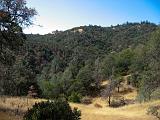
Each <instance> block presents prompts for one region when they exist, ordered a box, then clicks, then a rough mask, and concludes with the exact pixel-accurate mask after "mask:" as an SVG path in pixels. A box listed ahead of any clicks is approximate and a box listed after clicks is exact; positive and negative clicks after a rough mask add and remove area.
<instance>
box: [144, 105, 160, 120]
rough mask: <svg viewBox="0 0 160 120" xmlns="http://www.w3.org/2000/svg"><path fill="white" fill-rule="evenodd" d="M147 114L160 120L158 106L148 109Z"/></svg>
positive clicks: (159, 107) (159, 108)
mask: <svg viewBox="0 0 160 120" xmlns="http://www.w3.org/2000/svg"><path fill="white" fill-rule="evenodd" d="M147 114H149V115H153V116H155V117H157V118H158V119H159V120H160V106H151V107H149V108H148V112H147Z"/></svg>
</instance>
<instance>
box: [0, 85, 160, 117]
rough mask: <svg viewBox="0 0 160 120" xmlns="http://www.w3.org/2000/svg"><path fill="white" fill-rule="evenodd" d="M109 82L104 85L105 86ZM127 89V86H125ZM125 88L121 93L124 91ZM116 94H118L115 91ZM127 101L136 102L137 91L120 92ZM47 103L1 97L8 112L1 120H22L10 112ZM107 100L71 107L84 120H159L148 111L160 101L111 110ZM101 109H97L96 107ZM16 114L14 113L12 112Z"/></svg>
mask: <svg viewBox="0 0 160 120" xmlns="http://www.w3.org/2000/svg"><path fill="white" fill-rule="evenodd" d="M106 84H107V82H105V83H103V84H102V85H103V86H105V85H106ZM125 87H127V86H125ZM125 87H123V88H122V89H121V91H124V88H125ZM114 94H117V92H116V91H115V92H114ZM119 94H120V95H122V96H123V97H124V98H125V99H130V100H135V98H136V96H137V92H136V90H135V89H133V91H130V92H120V93H119ZM41 101H46V100H45V99H31V98H26V97H8V96H0V110H2V109H3V110H6V112H0V120H22V118H23V117H22V116H15V114H11V113H10V112H7V111H8V110H9V111H18V112H25V111H27V109H28V108H31V107H32V105H34V104H35V103H38V102H41ZM106 101H107V100H104V99H102V98H100V97H96V98H93V100H92V104H90V105H84V104H76V103H70V105H71V107H72V108H73V107H77V108H78V109H79V110H81V112H82V116H81V118H82V120H157V119H156V118H155V117H153V116H149V115H147V114H146V113H147V109H148V107H149V106H152V105H160V100H157V101H151V102H147V103H138V102H135V103H134V104H129V105H126V106H123V107H119V108H111V107H109V106H108V104H107V102H106ZM97 104H98V105H100V107H96V105H97ZM12 113H14V112H12Z"/></svg>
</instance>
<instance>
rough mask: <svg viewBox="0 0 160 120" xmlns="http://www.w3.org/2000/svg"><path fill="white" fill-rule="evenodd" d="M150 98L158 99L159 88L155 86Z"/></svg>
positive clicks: (159, 95) (159, 94) (159, 96)
mask: <svg viewBox="0 0 160 120" xmlns="http://www.w3.org/2000/svg"><path fill="white" fill-rule="evenodd" d="M151 98H152V99H154V100H159V99H160V88H157V89H156V90H155V91H154V92H152V94H151Z"/></svg>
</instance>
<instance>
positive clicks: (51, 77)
mask: <svg viewBox="0 0 160 120" xmlns="http://www.w3.org/2000/svg"><path fill="white" fill-rule="evenodd" d="M79 29H82V32H78V30H79ZM156 29H157V25H155V24H152V23H149V22H141V23H127V24H122V25H117V26H111V27H100V26H81V27H77V28H73V29H70V30H67V31H56V32H55V34H46V35H27V41H25V44H24V46H23V48H22V49H21V51H20V52H19V53H20V54H19V55H18V56H17V57H16V59H15V61H16V62H15V64H14V65H13V67H11V68H9V69H4V70H0V71H2V73H4V74H3V75H2V77H1V76H0V79H1V80H2V82H0V88H2V89H0V90H1V91H0V92H1V93H2V94H11V91H13V94H12V95H26V92H27V88H28V85H30V84H31V83H32V84H36V85H37V88H38V87H40V89H41V90H42V96H43V97H46V98H57V97H59V96H64V97H65V98H68V97H70V96H72V94H73V92H75V93H77V94H80V95H82V96H85V95H91V94H92V93H94V92H97V93H98V92H99V90H100V84H101V80H105V79H110V78H112V79H115V80H116V82H115V83H116V86H115V87H117V84H119V83H120V81H119V80H120V79H119V78H120V77H121V76H123V75H127V74H131V76H132V79H131V83H132V84H134V85H135V86H136V87H138V88H139V91H141V92H139V93H142V94H144V93H143V92H142V91H144V92H145V90H147V89H148V88H151V87H150V86H147V85H148V84H153V83H152V82H153V80H150V77H148V75H149V74H148V73H151V74H152V75H151V76H152V77H154V73H155V72H157V71H158V68H156V66H159V65H158V63H159V62H157V61H158V60H159V54H158V51H156V50H155V48H156V49H157V50H158V48H159V47H158V46H156V44H155V43H156V42H157V43H158V41H157V40H158V39H159V36H157V35H154V37H153V38H152V39H151V40H150V43H148V44H150V45H146V43H147V42H148V41H149V36H150V34H151V33H152V32H153V31H155V30H156ZM155 34H158V33H155ZM153 41H154V42H153ZM145 46H147V47H145ZM154 46H156V47H154ZM150 56H152V57H150ZM156 56H158V57H156ZM152 58H156V59H158V60H156V59H152ZM151 61H152V62H151ZM152 65H153V66H154V67H153V68H154V69H151V68H152V67H151V66H152ZM151 71H152V72H151ZM155 75H156V76H157V75H158V72H157V73H156V74H155ZM147 77H148V78H147ZM146 78H147V79H146ZM157 78H158V77H157ZM157 78H156V77H154V78H153V79H156V80H157V83H158V79H157ZM145 79H146V81H145ZM148 80H149V81H150V82H147V81H148ZM157 83H156V84H157ZM143 86H145V87H143ZM153 86H154V87H155V85H153ZM154 87H152V88H154ZM156 87H157V86H156ZM156 87H155V88H156ZM23 88H25V89H24V90H23ZM13 89H14V90H13ZM148 90H150V91H148V94H151V93H152V92H153V91H155V89H148ZM145 96H146V95H145Z"/></svg>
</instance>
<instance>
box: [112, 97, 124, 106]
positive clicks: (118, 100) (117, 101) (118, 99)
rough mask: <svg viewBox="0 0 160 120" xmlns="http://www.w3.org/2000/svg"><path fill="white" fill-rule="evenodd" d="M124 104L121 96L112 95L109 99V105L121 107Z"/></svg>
mask: <svg viewBox="0 0 160 120" xmlns="http://www.w3.org/2000/svg"><path fill="white" fill-rule="evenodd" d="M124 105H125V100H124V98H123V97H121V96H114V97H113V99H112V100H111V104H110V107H115V108H116V107H121V106H124Z"/></svg>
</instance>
